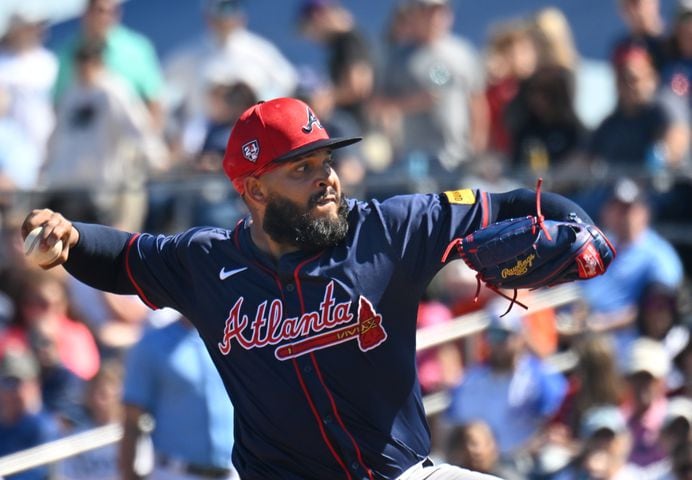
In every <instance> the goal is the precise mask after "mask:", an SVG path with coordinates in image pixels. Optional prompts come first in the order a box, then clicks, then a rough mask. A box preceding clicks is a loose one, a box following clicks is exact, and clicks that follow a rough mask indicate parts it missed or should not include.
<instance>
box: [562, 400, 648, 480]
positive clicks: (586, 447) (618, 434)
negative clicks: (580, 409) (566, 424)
mask: <svg viewBox="0 0 692 480" xmlns="http://www.w3.org/2000/svg"><path fill="white" fill-rule="evenodd" d="M579 436H580V439H581V440H582V447H581V451H580V452H579V454H578V455H577V457H576V458H575V460H574V461H573V462H572V465H571V466H569V467H568V468H566V469H565V470H564V471H562V472H560V473H558V474H557V475H556V476H555V477H553V478H554V480H575V479H598V480H635V479H638V478H643V477H642V475H643V472H642V471H641V470H640V469H639V468H638V467H637V466H636V465H633V464H631V463H629V462H628V460H627V459H628V456H629V452H630V449H631V445H632V440H631V437H630V433H629V431H628V430H627V423H626V421H625V418H624V416H623V415H622V412H621V411H620V409H619V408H618V407H616V406H615V405H601V406H596V407H593V408H590V409H589V410H587V411H586V412H585V414H584V417H583V418H582V423H581V426H580V429H579Z"/></svg>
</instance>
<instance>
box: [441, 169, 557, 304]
mask: <svg viewBox="0 0 692 480" xmlns="http://www.w3.org/2000/svg"><path fill="white" fill-rule="evenodd" d="M541 185H543V179H542V178H539V179H538V180H537V181H536V217H535V222H534V224H533V226H532V229H535V228H536V226H538V227H539V228H540V229H541V230H542V231H543V233H544V234H545V236H546V238H547V239H548V240H552V237H551V236H550V232H548V229H547V228H546V227H545V224H544V223H543V221H544V220H545V217H544V216H543V213H542V212H541ZM533 233H535V231H534V232H533ZM453 248H456V250H457V253H459V256H460V257H461V258H462V259H464V261H465V262H466V254H465V253H464V240H463V239H462V238H455V239H454V240H452V241H451V242H450V243H449V245H447V248H446V249H445V252H444V254H443V255H442V263H445V262H446V261H447V257H449V254H450V253H451V251H452V249H453ZM466 263H467V264H468V262H466ZM481 280H482V279H481V274H480V272H477V273H476V293H475V294H474V296H473V301H474V303H478V295H479V294H480V292H481V284H482V283H481ZM485 286H486V287H487V288H489V289H490V290H492V291H493V292H495V293H497V294H498V295H500V296H501V297H504V298H506V299H507V300H509V306H508V307H507V310H506V311H505V313H503V314H502V315H500V316H501V317H504V316H505V315H507V314H508V313H509V312H510V311H511V310H512V307H513V306H514V305H515V304H517V305H519V306H520V307H522V308H523V309H525V310H528V309H529V307H528V306H526V305H524V304H523V303H521V302H520V301H519V300H517V295H518V290H517V289H516V288H515V289H514V295H512V296H511V297H510V296H509V295H507V294H505V293H504V292H502V291H500V289H499V288H497V287H495V286H493V285H490V284H488V283H487V282H485Z"/></svg>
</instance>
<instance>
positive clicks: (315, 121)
mask: <svg viewBox="0 0 692 480" xmlns="http://www.w3.org/2000/svg"><path fill="white" fill-rule="evenodd" d="M305 110H306V111H307V114H308V121H307V123H306V124H305V125H303V128H302V130H303V132H305V133H312V127H313V125H314V126H316V127H317V128H322V124H321V123H320V120H319V118H317V115H315V114H314V113H312V110H310V108H309V107H308V108H306V109H305Z"/></svg>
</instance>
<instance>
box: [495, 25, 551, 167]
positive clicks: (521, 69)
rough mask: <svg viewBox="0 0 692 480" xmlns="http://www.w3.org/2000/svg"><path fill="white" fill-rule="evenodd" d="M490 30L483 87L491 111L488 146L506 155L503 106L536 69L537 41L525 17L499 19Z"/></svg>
mask: <svg viewBox="0 0 692 480" xmlns="http://www.w3.org/2000/svg"><path fill="white" fill-rule="evenodd" d="M490 32H491V33H490V37H489V38H488V42H487V44H488V47H487V52H486V76H487V87H486V90H485V96H486V99H487V102H488V108H489V112H490V131H489V136H488V148H489V149H490V150H492V151H495V152H500V153H502V154H505V155H507V154H509V153H510V149H511V141H510V134H509V132H508V131H507V126H506V122H505V118H504V115H505V109H506V108H507V105H508V104H510V102H511V101H512V100H513V99H514V98H515V96H516V95H517V93H518V92H519V85H520V83H521V82H522V81H523V80H525V79H526V78H527V77H529V76H531V75H532V74H533V72H535V71H536V67H537V65H538V45H537V43H536V37H535V35H534V32H533V30H532V28H531V25H530V23H529V22H527V21H524V20H510V21H506V22H502V23H498V24H496V25H494V26H492V27H491V31H490Z"/></svg>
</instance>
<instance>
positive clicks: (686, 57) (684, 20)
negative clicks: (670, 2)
mask: <svg viewBox="0 0 692 480" xmlns="http://www.w3.org/2000/svg"><path fill="white" fill-rule="evenodd" d="M677 3H678V8H677V12H676V15H675V18H674V20H673V25H672V27H671V32H670V34H669V37H668V39H667V45H666V47H667V54H668V55H667V58H666V62H665V63H664V65H663V69H662V71H661V84H662V87H663V88H667V89H670V90H671V91H672V93H673V94H675V95H677V96H680V97H682V99H683V100H684V101H685V102H686V103H687V105H688V107H689V108H692V95H691V94H690V82H692V2H690V1H689V0H680V1H679V2H677Z"/></svg>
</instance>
